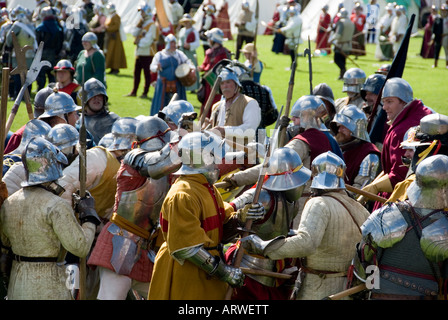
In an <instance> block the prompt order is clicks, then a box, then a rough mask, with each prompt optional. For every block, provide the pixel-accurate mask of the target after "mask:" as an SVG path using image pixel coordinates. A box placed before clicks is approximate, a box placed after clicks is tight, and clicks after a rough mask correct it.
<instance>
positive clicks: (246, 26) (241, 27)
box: [235, 0, 257, 60]
mask: <svg viewBox="0 0 448 320" xmlns="http://www.w3.org/2000/svg"><path fill="white" fill-rule="evenodd" d="M241 9H242V10H241V11H239V14H238V16H237V18H236V21H235V26H236V27H237V29H238V34H237V37H236V48H235V59H236V60H239V58H240V49H241V47H242V46H243V43H251V42H254V40H255V36H256V34H255V33H256V32H257V20H256V18H255V13H254V12H253V11H251V10H250V6H249V2H248V1H247V0H243V2H242V4H241Z"/></svg>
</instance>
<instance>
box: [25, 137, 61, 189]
mask: <svg viewBox="0 0 448 320" xmlns="http://www.w3.org/2000/svg"><path fill="white" fill-rule="evenodd" d="M22 162H23V166H24V168H25V173H26V181H23V182H22V183H21V186H22V187H29V186H34V185H38V184H42V183H45V182H51V181H55V180H57V179H59V178H60V177H62V165H63V164H64V165H65V164H67V163H68V162H67V158H66V157H65V155H64V154H63V153H62V152H61V151H60V150H59V149H58V148H57V147H56V146H54V145H53V144H52V143H51V142H49V141H48V140H46V139H44V138H42V137H33V138H32V139H31V140H30V142H28V144H27V145H26V146H25V150H24V151H23V153H22Z"/></svg>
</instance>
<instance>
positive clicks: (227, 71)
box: [218, 67, 243, 93]
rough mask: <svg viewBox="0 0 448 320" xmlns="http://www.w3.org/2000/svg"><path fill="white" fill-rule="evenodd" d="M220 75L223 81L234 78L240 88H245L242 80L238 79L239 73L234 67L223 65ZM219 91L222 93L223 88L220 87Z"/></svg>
mask: <svg viewBox="0 0 448 320" xmlns="http://www.w3.org/2000/svg"><path fill="white" fill-rule="evenodd" d="M218 77H220V78H221V81H227V80H233V81H235V83H236V85H237V86H238V87H239V88H240V89H242V88H243V86H242V85H241V82H240V80H239V79H238V75H237V74H236V72H235V71H234V70H233V69H231V68H229V67H223V68H222V69H221V72H220V73H219V75H218ZM219 92H220V93H221V89H219Z"/></svg>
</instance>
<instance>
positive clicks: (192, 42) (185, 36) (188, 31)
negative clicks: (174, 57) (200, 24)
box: [178, 13, 201, 91]
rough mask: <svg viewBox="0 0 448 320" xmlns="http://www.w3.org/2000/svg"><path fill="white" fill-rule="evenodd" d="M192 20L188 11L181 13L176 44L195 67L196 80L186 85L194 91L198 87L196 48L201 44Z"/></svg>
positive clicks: (187, 88)
mask: <svg viewBox="0 0 448 320" xmlns="http://www.w3.org/2000/svg"><path fill="white" fill-rule="evenodd" d="M193 23H194V20H193V18H192V17H191V15H190V14H189V13H186V14H184V15H183V17H182V19H180V20H179V24H180V25H181V26H182V29H180V30H179V39H178V46H179V50H181V51H183V53H185V55H186V56H187V57H188V59H190V60H191V62H193V64H194V66H195V67H196V82H195V83H194V84H193V85H192V86H190V87H186V88H185V90H187V91H196V90H197V89H199V78H200V76H199V70H198V68H197V66H198V60H197V58H196V49H197V48H199V46H200V45H201V42H200V39H199V32H198V31H197V30H196V29H195V28H194V27H193Z"/></svg>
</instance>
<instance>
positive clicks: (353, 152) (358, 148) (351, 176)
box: [344, 141, 381, 185]
mask: <svg viewBox="0 0 448 320" xmlns="http://www.w3.org/2000/svg"><path fill="white" fill-rule="evenodd" d="M371 153H375V154H377V155H378V156H379V157H381V152H380V151H379V150H378V148H377V147H376V146H375V145H374V144H373V143H371V142H367V141H361V142H360V143H358V144H357V145H355V146H354V147H353V148H350V149H347V150H344V159H345V165H346V166H347V170H346V172H345V173H346V174H345V179H344V180H345V183H347V184H349V185H353V182H354V181H355V178H356V176H357V175H358V172H359V166H360V165H361V162H362V160H364V158H365V157H366V156H367V155H368V154H371Z"/></svg>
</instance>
